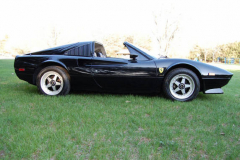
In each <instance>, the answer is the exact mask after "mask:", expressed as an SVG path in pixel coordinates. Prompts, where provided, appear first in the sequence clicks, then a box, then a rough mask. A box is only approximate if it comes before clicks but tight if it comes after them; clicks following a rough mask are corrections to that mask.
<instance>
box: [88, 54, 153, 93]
mask: <svg viewBox="0 0 240 160" xmlns="http://www.w3.org/2000/svg"><path fill="white" fill-rule="evenodd" d="M91 67H92V74H93V78H94V80H95V81H96V83H97V84H98V85H99V86H100V87H101V88H102V89H103V90H109V91H136V92H139V91H146V90H149V91H152V90H153V89H155V88H156V87H155V85H156V82H157V81H156V65H155V63H154V61H153V60H144V61H143V60H139V61H138V60H128V59H121V58H102V57H93V59H92V65H91Z"/></svg>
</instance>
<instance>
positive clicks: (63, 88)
mask: <svg viewBox="0 0 240 160" xmlns="http://www.w3.org/2000/svg"><path fill="white" fill-rule="evenodd" d="M37 86H38V89H39V91H40V92H41V93H43V94H46V95H51V96H54V95H66V94H67V93H68V92H69V90H70V81H69V76H68V74H67V72H66V70H65V69H64V68H62V67H59V66H49V67H46V68H43V69H42V70H41V71H40V72H39V74H38V76H37Z"/></svg>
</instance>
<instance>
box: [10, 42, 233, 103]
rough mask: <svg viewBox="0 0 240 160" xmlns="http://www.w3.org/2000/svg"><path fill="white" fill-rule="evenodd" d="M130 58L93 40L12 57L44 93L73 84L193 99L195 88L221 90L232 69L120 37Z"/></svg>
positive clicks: (23, 77)
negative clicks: (111, 53)
mask: <svg viewBox="0 0 240 160" xmlns="http://www.w3.org/2000/svg"><path fill="white" fill-rule="evenodd" d="M124 45H125V46H126V47H127V49H128V50H129V52H130V58H129V59H124V58H112V57H107V54H106V51H105V49H104V46H103V45H102V44H101V43H99V42H95V41H88V42H78V43H74V44H68V45H63V46H59V47H55V48H50V49H46V50H42V51H38V52H33V53H29V54H25V55H18V56H16V58H15V63H14V68H15V72H16V75H17V76H18V77H19V79H21V80H24V81H27V82H28V83H30V84H33V85H36V86H37V88H38V90H39V91H40V93H42V94H45V95H51V96H55V95H66V94H68V93H69V91H70V90H71V89H74V90H86V91H98V92H99V91H100V92H117V93H152V92H155V93H159V92H163V93H164V94H165V95H166V96H167V97H168V98H170V99H172V100H178V101H191V100H193V99H194V98H196V97H197V95H198V93H199V92H203V93H204V94H222V93H223V90H222V89H221V87H223V86H224V85H226V84H227V83H228V82H229V80H230V79H231V77H232V76H233V74H232V73H230V72H228V71H226V70H224V69H221V68H218V67H215V66H211V65H208V64H205V63H202V62H197V61H192V60H188V59H174V58H162V59H157V58H155V57H153V56H151V55H150V54H148V53H147V51H145V50H143V49H141V48H139V47H136V46H134V45H133V44H131V43H128V42H124Z"/></svg>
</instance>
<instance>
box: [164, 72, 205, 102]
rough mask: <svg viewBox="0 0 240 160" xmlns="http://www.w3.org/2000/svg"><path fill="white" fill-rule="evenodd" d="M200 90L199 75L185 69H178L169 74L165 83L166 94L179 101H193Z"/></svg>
mask: <svg viewBox="0 0 240 160" xmlns="http://www.w3.org/2000/svg"><path fill="white" fill-rule="evenodd" d="M199 90H200V82H199V79H198V77H197V75H196V74H195V73H194V72H193V71H191V70H189V69H185V68H177V69H174V70H172V71H171V72H169V73H168V74H167V75H166V77H165V79H164V83H163V91H164V94H165V95H166V96H167V97H168V98H170V99H172V100H177V101H191V100H193V99H195V98H196V97H197V95H198V93H199Z"/></svg>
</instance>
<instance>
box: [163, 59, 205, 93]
mask: <svg viewBox="0 0 240 160" xmlns="http://www.w3.org/2000/svg"><path fill="white" fill-rule="evenodd" d="M176 68H186V69H189V70H191V71H193V72H194V73H195V74H196V75H197V77H198V79H199V82H200V91H202V90H203V82H202V75H201V73H200V71H199V69H197V67H195V66H193V65H191V64H186V63H178V64H174V65H171V66H169V67H168V68H167V71H166V73H165V74H164V75H165V77H166V75H167V74H168V73H169V72H171V71H172V70H174V69H176Z"/></svg>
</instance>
